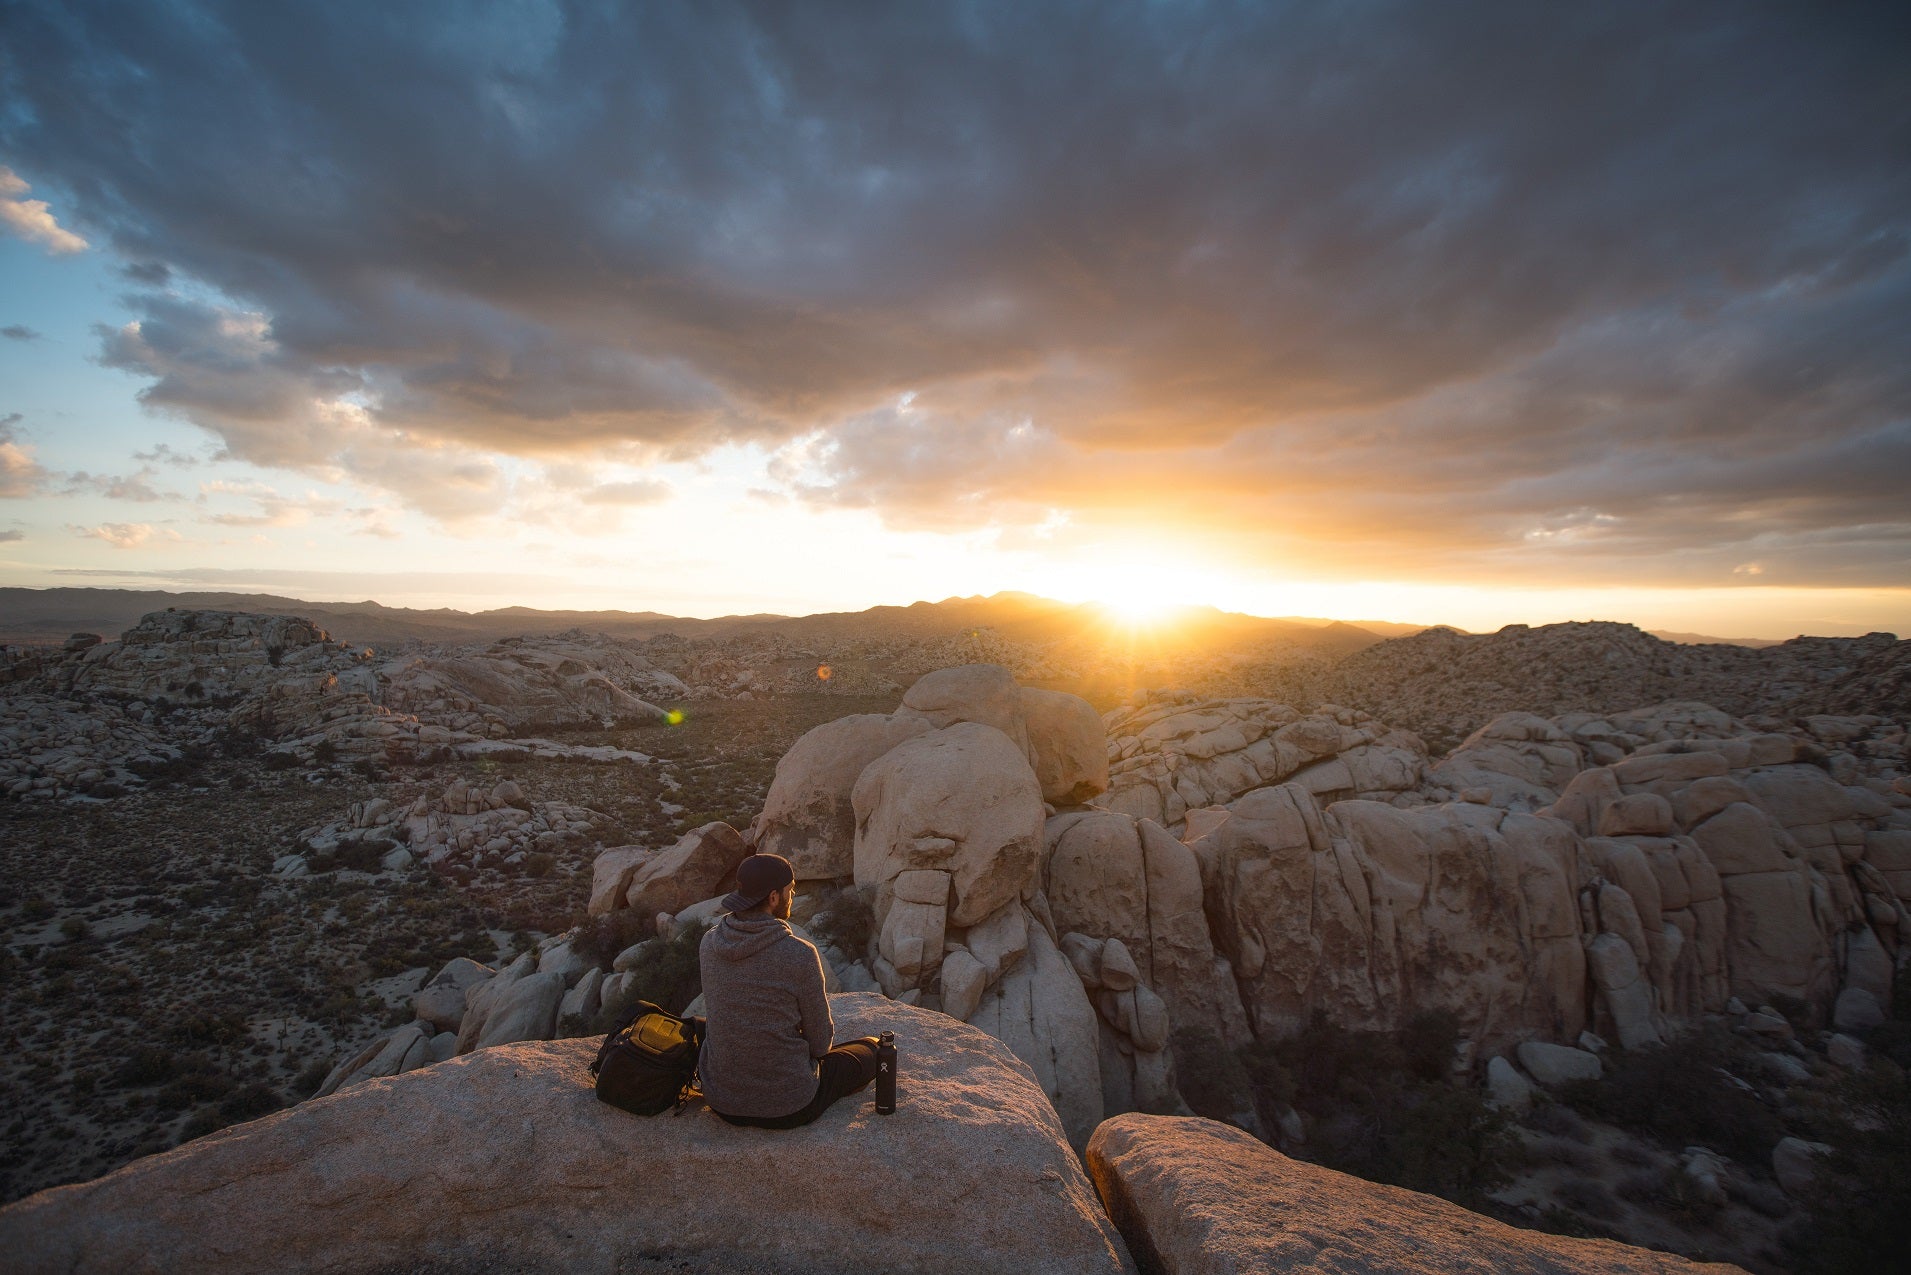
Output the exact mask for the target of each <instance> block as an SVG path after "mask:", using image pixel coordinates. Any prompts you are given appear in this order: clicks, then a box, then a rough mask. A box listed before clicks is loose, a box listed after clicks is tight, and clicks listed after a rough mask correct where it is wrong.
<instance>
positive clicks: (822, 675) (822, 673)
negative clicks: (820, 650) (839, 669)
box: [816, 664, 829, 682]
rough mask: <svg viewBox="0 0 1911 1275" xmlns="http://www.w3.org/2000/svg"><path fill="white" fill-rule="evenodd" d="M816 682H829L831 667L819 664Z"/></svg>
mask: <svg viewBox="0 0 1911 1275" xmlns="http://www.w3.org/2000/svg"><path fill="white" fill-rule="evenodd" d="M816 680H817V681H819V682H827V681H829V665H827V664H818V665H817V666H816Z"/></svg>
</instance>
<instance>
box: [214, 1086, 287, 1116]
mask: <svg viewBox="0 0 1911 1275" xmlns="http://www.w3.org/2000/svg"><path fill="white" fill-rule="evenodd" d="M284 1105H285V1100H284V1099H283V1098H281V1097H279V1093H278V1091H277V1090H276V1089H274V1088H272V1086H270V1085H262V1084H259V1083H258V1082H256V1081H255V1082H253V1083H252V1084H249V1085H241V1086H239V1087H238V1088H237V1089H234V1090H233V1091H232V1092H231V1093H229V1094H227V1095H226V1096H225V1097H224V1098H221V1099H220V1100H219V1114H220V1115H222V1116H224V1117H226V1118H227V1119H228V1120H251V1119H253V1118H254V1117H257V1116H263V1115H265V1114H266V1113H267V1112H271V1111H277V1110H278V1109H279V1108H280V1107H283V1106H284Z"/></svg>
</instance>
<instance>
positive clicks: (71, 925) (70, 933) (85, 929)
mask: <svg viewBox="0 0 1911 1275" xmlns="http://www.w3.org/2000/svg"><path fill="white" fill-rule="evenodd" d="M92 932H93V931H92V927H91V926H89V925H87V923H86V922H85V920H84V919H82V918H80V917H77V916H69V917H67V918H66V920H64V921H61V922H60V935H61V937H63V938H65V939H66V941H67V942H69V943H78V942H79V941H80V940H82V939H84V938H85V937H86V936H87V935H89V934H91V933H92Z"/></svg>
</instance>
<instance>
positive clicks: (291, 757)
mask: <svg viewBox="0 0 1911 1275" xmlns="http://www.w3.org/2000/svg"><path fill="white" fill-rule="evenodd" d="M259 763H260V764H261V765H262V766H264V767H265V768H266V769H267V770H290V769H292V767H294V766H296V765H298V764H299V758H298V754H296V753H289V752H286V751H285V750H284V749H280V748H275V749H273V750H272V751H271V752H267V753H261V754H259Z"/></svg>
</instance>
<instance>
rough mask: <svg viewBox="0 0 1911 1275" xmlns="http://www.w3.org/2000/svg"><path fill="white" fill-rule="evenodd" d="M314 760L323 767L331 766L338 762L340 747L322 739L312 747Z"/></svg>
mask: <svg viewBox="0 0 1911 1275" xmlns="http://www.w3.org/2000/svg"><path fill="white" fill-rule="evenodd" d="M312 760H313V761H315V762H317V763H318V764H319V765H321V766H329V765H331V764H332V763H333V762H334V761H337V760H338V745H337V744H334V743H333V742H332V741H331V740H329V739H321V740H320V741H319V742H318V743H316V744H314V745H312Z"/></svg>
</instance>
